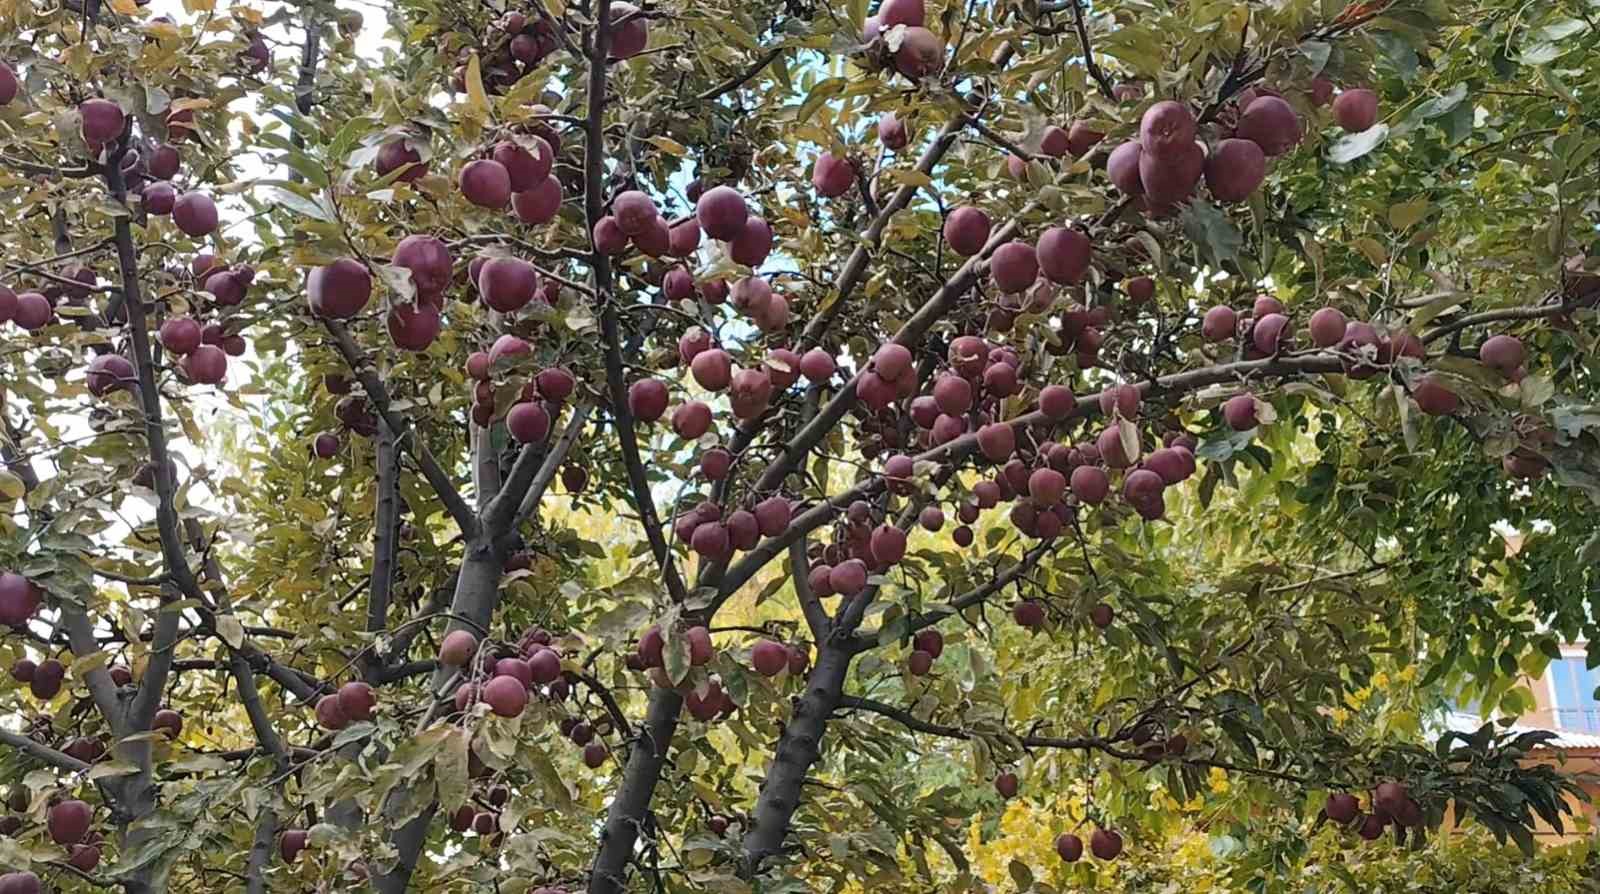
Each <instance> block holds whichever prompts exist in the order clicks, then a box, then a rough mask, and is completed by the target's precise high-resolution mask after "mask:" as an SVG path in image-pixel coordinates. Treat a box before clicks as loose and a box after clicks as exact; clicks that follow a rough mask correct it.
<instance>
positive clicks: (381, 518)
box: [362, 420, 400, 682]
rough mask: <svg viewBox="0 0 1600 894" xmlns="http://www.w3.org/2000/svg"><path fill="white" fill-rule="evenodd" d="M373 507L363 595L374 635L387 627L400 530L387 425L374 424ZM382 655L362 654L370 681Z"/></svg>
mask: <svg viewBox="0 0 1600 894" xmlns="http://www.w3.org/2000/svg"><path fill="white" fill-rule="evenodd" d="M376 465H377V481H376V483H375V490H376V492H377V493H376V500H375V502H376V505H375V506H374V507H373V514H372V574H371V577H370V584H369V591H368V594H367V632H368V633H378V632H380V631H383V630H387V629H388V627H389V600H390V595H391V593H392V591H393V588H394V554H395V539H396V537H397V535H398V534H399V529H400V505H399V504H400V501H399V498H398V495H399V479H400V460H399V456H398V455H397V452H396V450H395V442H394V432H393V431H392V430H391V429H390V428H389V424H388V423H387V422H383V421H381V420H380V421H379V422H378V452H377V457H376ZM384 661H385V656H383V655H379V654H378V653H377V650H376V649H372V650H369V651H367V652H364V653H363V659H362V663H363V665H364V667H363V674H364V676H366V677H367V678H369V680H368V681H369V682H370V678H371V677H372V676H373V675H374V674H375V673H376V672H377V671H378V670H379V668H381V667H382V665H383V664H384Z"/></svg>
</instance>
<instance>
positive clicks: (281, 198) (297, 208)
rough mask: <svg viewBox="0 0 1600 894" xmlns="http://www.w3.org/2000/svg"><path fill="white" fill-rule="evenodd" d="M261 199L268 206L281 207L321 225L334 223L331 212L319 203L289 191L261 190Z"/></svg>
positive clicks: (277, 189)
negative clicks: (321, 223) (318, 221)
mask: <svg viewBox="0 0 1600 894" xmlns="http://www.w3.org/2000/svg"><path fill="white" fill-rule="evenodd" d="M262 198H263V200H264V201H265V202H266V203H268V204H274V203H275V204H279V205H283V206H284V207H286V208H288V209H289V210H290V211H293V212H294V213H296V214H303V215H305V216H306V217H309V218H311V219H312V220H320V221H322V222H323V223H333V222H334V216H333V212H331V211H329V210H328V209H326V208H324V207H323V206H322V203H321V202H320V201H317V200H316V199H308V198H306V197H305V196H302V195H300V194H299V193H296V192H293V191H291V190H288V189H279V188H277V187H268V188H266V189H264V190H262Z"/></svg>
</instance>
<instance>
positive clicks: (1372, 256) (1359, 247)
mask: <svg viewBox="0 0 1600 894" xmlns="http://www.w3.org/2000/svg"><path fill="white" fill-rule="evenodd" d="M1355 248H1356V251H1359V252H1361V254H1362V255H1364V256H1366V259H1367V260H1368V261H1371V262H1372V266H1374V267H1382V266H1383V265H1384V264H1385V263H1387V262H1388V260H1389V253H1388V252H1387V251H1385V250H1384V248H1383V246H1382V245H1379V244H1378V240H1376V239H1373V238H1372V237H1370V236H1363V237H1361V238H1360V239H1357V240H1356V242H1355Z"/></svg>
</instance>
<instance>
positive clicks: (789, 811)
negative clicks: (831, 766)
mask: <svg viewBox="0 0 1600 894" xmlns="http://www.w3.org/2000/svg"><path fill="white" fill-rule="evenodd" d="M851 657H852V656H851V652H850V651H849V650H848V649H845V648H843V647H842V646H841V645H840V644H837V643H831V642H829V643H825V644H824V645H823V647H822V649H821V651H820V652H818V655H817V664H816V666H815V667H813V668H812V669H811V674H810V675H809V676H808V677H807V678H806V690H805V695H803V696H801V698H800V700H799V701H798V702H796V703H795V707H794V714H793V716H792V717H790V718H789V722H788V723H787V724H785V725H784V728H783V735H782V736H781V737H780V738H779V739H778V747H777V749H776V750H775V751H774V752H773V757H772V765H771V766H770V767H769V768H768V769H767V777H766V779H764V780H763V781H762V783H761V793H760V795H759V796H757V798H756V807H755V810H754V812H753V813H752V814H751V817H750V820H751V821H750V830H749V831H748V832H747V833H745V837H744V851H743V856H742V863H743V865H742V866H741V869H742V871H743V873H744V875H745V877H746V878H750V877H754V876H755V875H756V873H758V872H759V871H760V870H761V864H762V863H763V862H764V861H766V860H767V859H768V858H770V857H773V856H775V855H776V854H778V853H779V852H780V851H782V850H783V841H784V839H785V838H786V837H787V836H788V834H789V826H790V823H791V821H792V820H793V818H794V812H795V811H796V810H797V809H799V807H800V795H801V788H802V786H803V785H804V784H805V778H806V774H807V773H808V772H810V770H811V767H812V765H813V764H815V763H816V762H817V761H818V760H819V759H820V758H821V757H822V736H823V734H824V733H825V732H826V731H827V725H828V717H829V716H830V715H831V714H833V712H834V709H835V708H837V707H838V706H839V696H840V694H841V693H842V692H843V690H844V679H845V676H846V675H847V674H848V673H849V671H850V659H851Z"/></svg>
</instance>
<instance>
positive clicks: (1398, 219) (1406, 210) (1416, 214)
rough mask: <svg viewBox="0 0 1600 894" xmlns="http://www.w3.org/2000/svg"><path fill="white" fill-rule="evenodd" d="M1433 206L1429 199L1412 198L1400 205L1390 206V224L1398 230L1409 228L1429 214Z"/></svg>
mask: <svg viewBox="0 0 1600 894" xmlns="http://www.w3.org/2000/svg"><path fill="white" fill-rule="evenodd" d="M1429 207H1431V206H1430V205H1429V204H1428V200H1427V199H1412V200H1411V201H1409V202H1401V203H1400V204H1398V205H1390V206H1389V226H1391V227H1394V228H1395V229H1396V230H1405V229H1409V228H1410V227H1411V226H1412V225H1413V224H1415V223H1416V222H1417V221H1419V220H1421V219H1422V218H1424V217H1426V216H1427V214H1428V209H1429Z"/></svg>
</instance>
